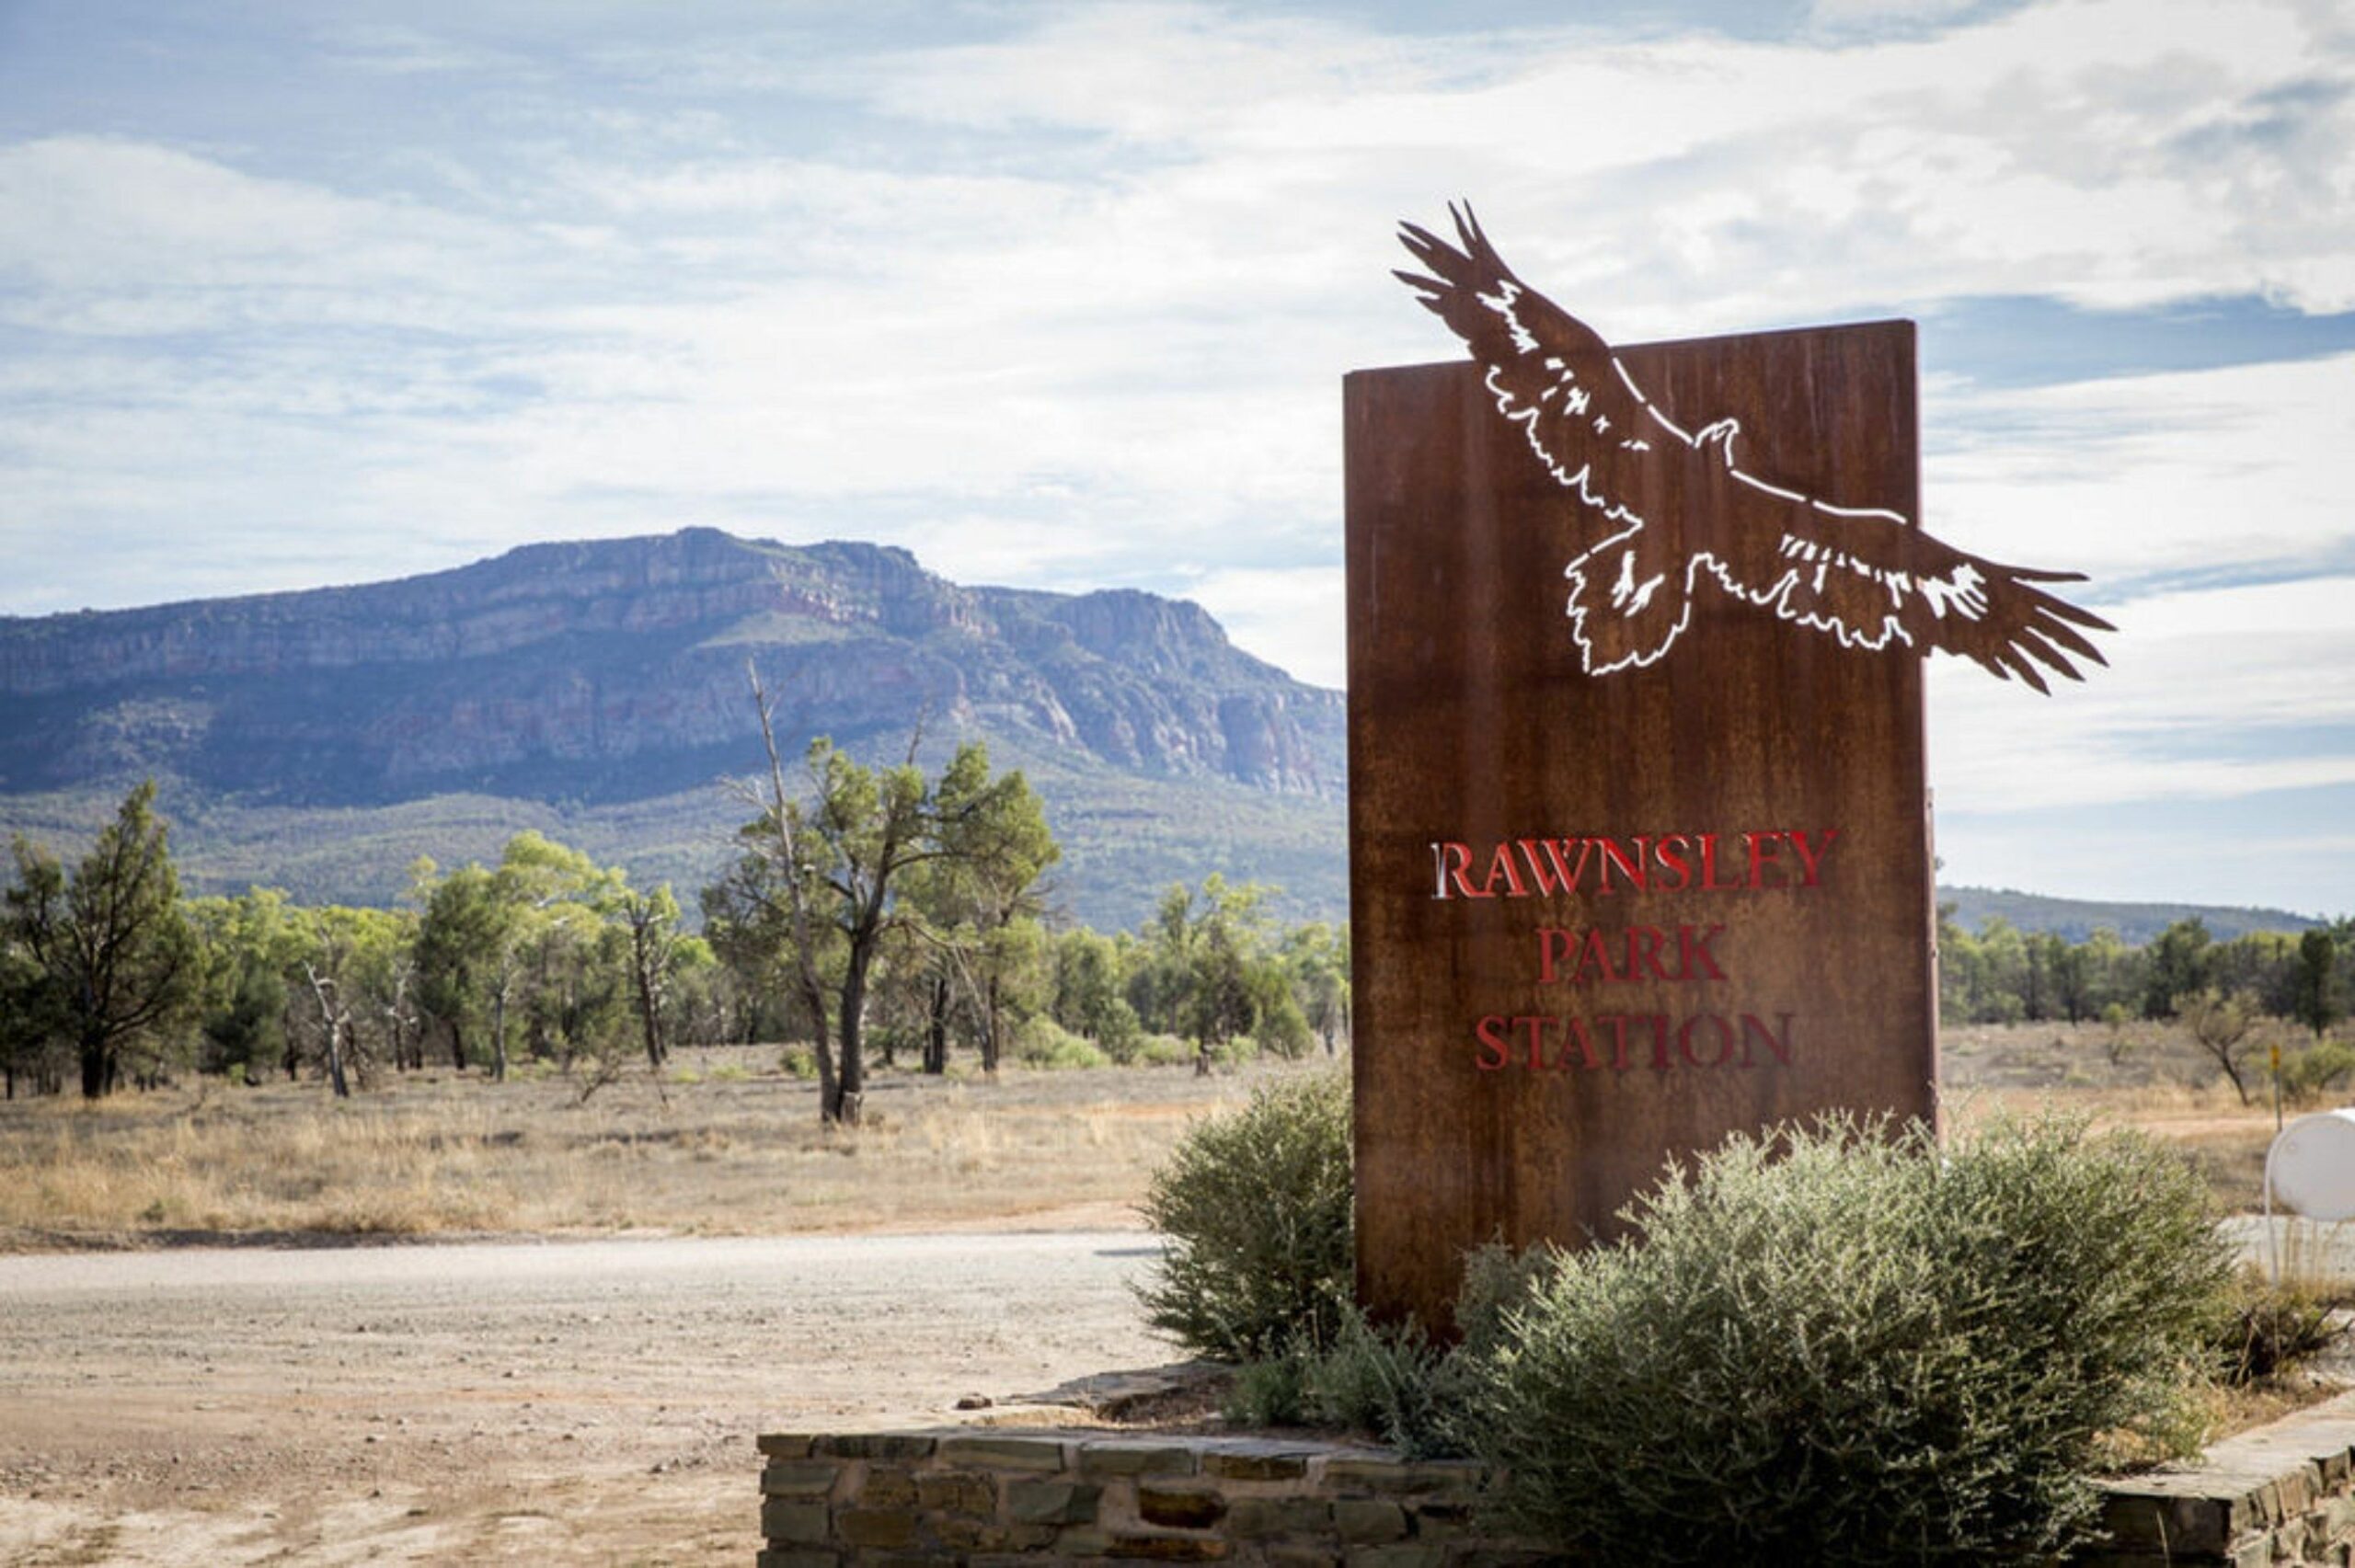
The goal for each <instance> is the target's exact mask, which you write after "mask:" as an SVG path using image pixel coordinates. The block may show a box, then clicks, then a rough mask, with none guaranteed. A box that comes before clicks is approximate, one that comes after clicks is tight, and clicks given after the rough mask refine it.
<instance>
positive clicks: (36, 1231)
mask: <svg viewBox="0 0 2355 1568" xmlns="http://www.w3.org/2000/svg"><path fill="white" fill-rule="evenodd" d="M2113 1046H2115V1047H2118V1048H2117V1050H2116V1052H2115V1055H2116V1059H2115V1060H2113V1059H2112V1057H2113V1051H2112V1047H2113ZM1941 1052H1942V1056H1943V1063H1944V1077H1945V1087H1946V1104H1947V1116H1948V1120H1949V1122H1950V1124H1951V1125H1953V1126H1955V1127H1970V1125H1972V1124H1973V1123H1974V1122H1976V1121H1978V1120H1980V1119H1982V1118H1983V1117H1984V1116H1987V1115H1989V1114H1991V1113H1993V1112H1997V1111H2024V1110H2035V1109H2040V1108H2044V1107H2048V1106H2059V1107H2062V1108H2069V1109H2079V1110H2083V1111H2085V1112H2086V1113H2087V1114H2089V1115H2091V1116H2094V1117H2096V1119H2097V1120H2098V1121H2101V1122H2104V1123H2108V1124H2113V1125H2125V1126H2133V1127H2142V1128H2144V1129H2146V1130H2148V1131H2150V1132H2152V1133H2154V1134H2155V1135H2157V1136H2159V1137H2161V1138H2164V1139H2167V1140H2168V1141H2169V1142H2171V1143H2174V1144H2176V1145H2177V1146H2178V1147H2180V1148H2181V1149H2182V1150H2184V1151H2185V1152H2186V1154H2187V1155H2188V1157H2189V1158H2191V1159H2192V1160H2194V1161H2196V1162H2198V1163H2199V1164H2200V1168H2201V1169H2202V1170H2203V1171H2204V1172H2205V1173H2207V1175H2208V1177H2209V1180H2210V1182H2211V1185H2212V1186H2213V1188H2214V1190H2215V1193H2216V1196H2217V1197H2218V1200H2219V1202H2220V1203H2221V1204H2222V1205H2223V1207H2225V1208H2227V1209H2237V1210H2246V1209H2254V1208H2255V1207H2257V1202H2258V1197H2259V1183H2260V1180H2261V1175H2262V1171H2263V1164H2264V1157H2265V1149H2266V1145H2267V1143H2268V1141H2269V1139H2271V1137H2272V1135H2273V1115H2272V1110H2271V1107H2270V1104H2269V1102H2268V1103H2260V1104H2256V1105H2252V1106H2247V1107H2244V1106H2242V1105H2241V1104H2239V1101H2238V1099H2237V1097H2236V1096H2235V1095H2234V1093H2233V1092H2232V1089H2231V1087H2230V1086H2229V1085H2228V1084H2225V1083H2224V1082H2223V1081H2222V1079H2221V1077H2220V1076H2219V1075H2218V1074H2217V1073H2216V1070H2215V1069H2214V1067H2213V1065H2212V1064H2210V1063H2208V1062H2207V1061H2206V1059H2204V1058H2202V1057H2201V1056H2200V1054H2199V1052H2198V1050H2197V1048H2196V1047H2193V1046H2192V1045H2191V1043H2190V1041H2189V1039H2188V1036H2185V1035H2184V1034H2183V1033H2182V1031H2180V1030H2179V1029H2177V1028H2175V1027H2173V1026H2170V1025H2165V1024H2131V1025H2129V1026H2128V1028H2127V1031H2126V1033H2125V1035H2124V1036H2123V1037H2122V1038H2119V1037H2114V1036H2112V1034H2111V1032H2110V1031H2109V1030H2108V1028H2106V1027H2105V1026H2104V1025H2101V1024H2078V1025H2074V1026H2071V1025H2066V1024H2017V1025H2011V1026H2007V1027H2006V1026H1974V1027H1970V1028H1961V1029H1953V1030H1949V1031H1947V1033H1946V1035H1945V1036H1944V1038H1943V1040H1942V1042H1941ZM2252 1054H2253V1055H2254V1056H2255V1057H2256V1058H2257V1059H2258V1060H2259V1061H2261V1060H2262V1047H2261V1046H2260V1047H2259V1048H2258V1049H2257V1051H2256V1052H2254V1053H2252ZM1306 1065H1308V1066H1309V1068H1310V1070H1315V1067H1314V1064H1306ZM1286 1070H1300V1069H1285V1068H1281V1067H1268V1066H1259V1067H1254V1068H1252V1069H1250V1070H1246V1071H1245V1072H1243V1073H1239V1074H1233V1075H1225V1076H1221V1077H1217V1078H1213V1079H1210V1080H1200V1079H1197V1078H1195V1077H1194V1076H1193V1075H1192V1073H1191V1072H1190V1070H1187V1069H1184V1068H1177V1069H1166V1068H1165V1069H1127V1070H1121V1069H1104V1070H1083V1071H1068V1072H1036V1071H1025V1070H1013V1069H1009V1070H1007V1071H1006V1072H1005V1074H1004V1075H1003V1077H1002V1078H1001V1079H1000V1081H999V1082H996V1083H994V1084H991V1083H987V1082H978V1081H972V1080H965V1079H949V1080H947V1081H943V1080H938V1079H925V1078H923V1077H921V1076H920V1075H916V1074H911V1073H894V1072H885V1073H880V1074H878V1075H877V1076H876V1077H875V1079H874V1080H873V1081H872V1082H871V1085H870V1090H869V1093H868V1095H867V1109H868V1113H869V1125H868V1126H867V1127H866V1128H864V1129H863V1130H861V1131H859V1132H856V1133H850V1134H833V1135H829V1134H826V1133H823V1132H821V1130H820V1129H819V1127H818V1125H817V1123H818V1115H817V1089H816V1086H815V1085H814V1084H812V1083H810V1082H807V1081H806V1080H803V1079H798V1078H796V1077H793V1076H791V1075H789V1074H787V1073H786V1072H784V1071H782V1070H781V1069H780V1053H779V1052H778V1051H777V1050H776V1048H775V1047H741V1048H731V1047H712V1048H708V1049H689V1050H684V1051H682V1052H680V1053H679V1057H678V1059H677V1060H676V1062H675V1063H674V1065H673V1068H672V1071H671V1072H670V1074H669V1075H668V1082H666V1083H665V1084H664V1085H663V1086H662V1088H661V1092H660V1093H658V1091H657V1087H656V1085H654V1084H653V1083H652V1082H649V1080H648V1079H647V1078H646V1077H644V1076H643V1075H642V1074H633V1075H631V1076H630V1077H628V1078H626V1079H625V1080H624V1081H622V1082H618V1083H615V1084H613V1085H611V1086H609V1087H607V1088H605V1089H603V1090H601V1091H599V1092H598V1093H597V1094H596V1095H594V1096H593V1097H592V1099H591V1100H590V1101H589V1103H588V1104H585V1105H584V1104H580V1093H579V1087H578V1085H577V1083H576V1082H572V1081H569V1080H567V1079H564V1078H561V1077H557V1076H553V1075H537V1076H534V1075H532V1074H529V1073H523V1074H519V1075H518V1076H517V1077H516V1078H515V1079H514V1080H512V1081H511V1082H507V1083H489V1082H484V1081H482V1080H480V1079H478V1078H476V1077H473V1076H464V1077H461V1076H458V1075H456V1074H454V1073H452V1072H450V1071H449V1070H446V1069H443V1070H432V1071H427V1072H422V1073H410V1074H406V1075H402V1074H394V1075H388V1076H387V1077H386V1078H385V1081H384V1082H381V1083H380V1084H379V1085H378V1086H377V1087H376V1088H374V1089H373V1090H371V1091H369V1092H366V1093H362V1094H360V1095H359V1096H358V1097H356V1098H355V1099H353V1100H351V1101H350V1102H347V1103H345V1104H336V1103H335V1102H334V1101H332V1100H331V1099H329V1098H328V1096H327V1093H326V1091H325V1089H324V1088H323V1087H321V1086H320V1085H318V1084H315V1083H300V1084H286V1083H277V1084H271V1085H267V1086H264V1087H260V1088H238V1087H230V1086H226V1085H224V1084H221V1083H217V1082H216V1083H212V1084H210V1085H208V1086H206V1087H204V1088H202V1089H201V1090H172V1091H164V1092H159V1093H148V1094H139V1093H126V1094H121V1095H118V1096H117V1097H115V1098H114V1099H112V1100H109V1101H107V1102H104V1103H101V1104H98V1105H95V1106H85V1105H84V1104H81V1103H80V1102H79V1101H77V1100H73V1099H71V1098H67V1099H55V1100H40V1101H17V1102H14V1103H7V1104H0V1248H4V1247H9V1246H15V1247H25V1246H40V1245H75V1244H84V1243H105V1242H122V1241H133V1242H136V1241H141V1240H150V1241H154V1240H171V1239H176V1238H178V1237H181V1236H254V1237H281V1238H284V1237H292V1236H298V1235H301V1234H305V1233H319V1234H326V1235H335V1236H344V1237H354V1236H415V1235H428V1234H446V1233H450V1232H461V1231H528V1232H537V1233H564V1232H568V1231H612V1230H630V1229H652V1230H672V1231H691V1232H707V1233H745V1234H763V1233H777V1232H787V1231H797V1230H864V1229H878V1228H918V1227H927V1226H941V1225H972V1224H981V1223H985V1222H992V1221H995V1222H1001V1223H1003V1222H1008V1221H1011V1222H1014V1223H1020V1222H1022V1221H1023V1219H1024V1217H1026V1216H1029V1217H1036V1216H1039V1215H1040V1214H1042V1213H1044V1212H1046V1211H1049V1210H1055V1209H1070V1208H1077V1207H1086V1206H1094V1207H1096V1208H1097V1211H1098V1218H1099V1219H1103V1220H1107V1221H1111V1220H1117V1219H1120V1216H1121V1210H1123V1209H1124V1208H1125V1207H1127V1206H1130V1205H1132V1204H1133V1203H1134V1202H1135V1201H1136V1200H1137V1198H1138V1197H1139V1196H1142V1194H1143V1190H1144V1183H1145V1180H1146V1178H1147V1176H1148V1175H1149V1173H1151V1171H1152V1170H1153V1168H1154V1167H1155V1165H1156V1164H1157V1163H1158V1162H1160V1161H1161V1160H1162V1158H1163V1157H1164V1156H1165V1155H1166V1152H1167V1151H1168V1150H1169V1148H1170V1146H1171V1145H1172V1144H1173V1143H1174V1142H1175V1141H1176V1139H1177V1135H1178V1134H1179V1133H1180V1132H1181V1131H1182V1130H1183V1129H1184V1127H1186V1125H1187V1124H1188V1123H1189V1121H1191V1120H1192V1119H1194V1118H1195V1117H1198V1116H1202V1115H1204V1114H1206V1113H1208V1112H1210V1111H1212V1110H1214V1109H1217V1108H1220V1107H1223V1106H1227V1105H1232V1104H1239V1103H1240V1102H1241V1100H1242V1099H1243V1098H1244V1097H1245V1096H1246V1094H1247V1093H1248V1091H1249V1089H1250V1087H1251V1086H1252V1084H1253V1083H1255V1082H1257V1081H1258V1079H1259V1078H1260V1077H1262V1076H1265V1075H1266V1074H1268V1073H1269V1072H1280V1071H1286ZM2349 1098H2350V1099H2355V1094H2350V1095H2349ZM2297 1109H2298V1108H2297V1107H2292V1108H2291V1111H2290V1114H2292V1115H2294V1114H2296V1112H2297Z"/></svg>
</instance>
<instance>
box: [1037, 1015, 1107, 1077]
mask: <svg viewBox="0 0 2355 1568" xmlns="http://www.w3.org/2000/svg"><path fill="white" fill-rule="evenodd" d="M1014 1059H1015V1060H1017V1061H1018V1062H1020V1063H1021V1064H1022V1065H1023V1066H1025V1067H1037V1068H1066V1067H1109V1065H1111V1058H1109V1057H1108V1056H1106V1055H1105V1054H1104V1053H1103V1052H1102V1051H1100V1050H1098V1049H1097V1047H1096V1044H1095V1042H1094V1041H1092V1040H1089V1039H1088V1038H1087V1037H1086V1036H1083V1035H1074V1034H1073V1033H1072V1032H1071V1031H1070V1030H1068V1029H1066V1028H1064V1027H1063V1025H1062V1024H1058V1023H1056V1022H1055V1021H1054V1020H1053V1019H1051V1018H1049V1017H1046V1016H1044V1015H1041V1016H1040V1017H1037V1018H1026V1019H1024V1020H1023V1021H1022V1024H1021V1026H1020V1027H1019V1028H1018V1029H1017V1031H1016V1032H1015V1036H1014Z"/></svg>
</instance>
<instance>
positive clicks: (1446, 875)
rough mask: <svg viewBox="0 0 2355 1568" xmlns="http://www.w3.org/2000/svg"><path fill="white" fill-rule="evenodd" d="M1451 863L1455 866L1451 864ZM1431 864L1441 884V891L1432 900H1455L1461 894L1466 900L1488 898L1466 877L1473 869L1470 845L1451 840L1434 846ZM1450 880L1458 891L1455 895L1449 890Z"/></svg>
mask: <svg viewBox="0 0 2355 1568" xmlns="http://www.w3.org/2000/svg"><path fill="white" fill-rule="evenodd" d="M1451 862H1453V864H1450V863H1451ZM1431 863H1432V865H1433V867H1434V869H1436V871H1437V872H1438V882H1439V890H1438V891H1437V892H1435V893H1433V894H1432V895H1431V897H1432V898H1455V897H1457V896H1458V895H1459V894H1460V895H1461V896H1463V897H1464V898H1487V897H1488V894H1487V893H1486V892H1484V891H1483V890H1482V889H1480V888H1477V887H1473V886H1472V879H1471V877H1470V876H1467V875H1465V874H1466V873H1468V872H1469V871H1470V870H1471V869H1472V846H1471V845H1470V844H1460V843H1457V842H1456V841H1454V840H1453V839H1449V840H1447V841H1444V842H1442V843H1436V844H1433V845H1432V846H1431ZM1450 880H1453V882H1454V883H1455V887H1456V891H1455V892H1454V893H1451V892H1449V891H1448V890H1447V885H1448V883H1449V881H1450Z"/></svg>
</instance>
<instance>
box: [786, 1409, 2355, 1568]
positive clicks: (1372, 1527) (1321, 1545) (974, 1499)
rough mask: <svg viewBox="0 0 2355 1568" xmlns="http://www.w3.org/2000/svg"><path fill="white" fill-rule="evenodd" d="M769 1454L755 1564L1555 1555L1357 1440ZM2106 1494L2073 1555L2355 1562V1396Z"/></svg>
mask: <svg viewBox="0 0 2355 1568" xmlns="http://www.w3.org/2000/svg"><path fill="white" fill-rule="evenodd" d="M760 1447H761V1452H762V1453H763V1454H764V1456H765V1457H766V1460H767V1465H766V1468H765V1469H764V1471H763V1472H762V1476H761V1492H762V1512H761V1523H762V1533H763V1534H764V1536H765V1537H766V1538H767V1542H768V1548H767V1550H766V1551H764V1552H762V1553H761V1556H760V1565H759V1568H854V1565H863V1564H867V1563H878V1564H888V1563H918V1562H964V1563H972V1564H976V1565H984V1568H986V1565H990V1564H999V1563H1017V1562H1025V1561H1028V1562H1040V1561H1058V1562H1097V1563H1122V1562H1234V1563H1272V1564H1282V1565H1288V1568H1310V1565H1329V1568H1479V1565H1488V1564H1496V1565H1500V1568H1501V1565H1508V1564H1512V1565H1518V1564H1535V1563H1540V1562H1559V1561H1562V1559H1559V1558H1557V1557H1549V1556H1548V1555H1546V1554H1545V1553H1544V1552H1541V1551H1535V1550H1534V1549H1532V1548H1530V1547H1529V1546H1528V1545H1527V1543H1525V1542H1520V1541H1513V1540H1509V1539H1499V1538H1498V1537H1496V1536H1494V1535H1490V1534H1487V1533H1484V1531H1483V1529H1482V1528H1481V1525H1480V1521H1479V1520H1478V1518H1477V1516H1476V1507H1477V1504H1478V1500H1479V1493H1480V1488H1481V1484H1482V1480H1483V1473H1484V1472H1483V1471H1481V1470H1480V1468H1479V1467H1478V1466H1476V1465H1473V1464H1469V1463H1465V1462H1460V1461H1438V1462H1416V1461H1411V1460H1407V1459H1400V1458H1399V1457H1398V1456H1396V1454H1393V1453H1390V1452H1388V1451H1387V1450H1384V1449H1381V1448H1365V1447H1362V1446H1357V1445H1349V1444H1338V1443H1318V1442H1307V1441H1302V1442H1281V1441H1269V1440H1265V1439H1258V1438H1242V1437H1186V1436H1110V1435H1107V1434H1104V1433H1100V1432H1089V1433H1073V1432H1009V1431H1005V1430H1003V1429H991V1428H974V1427H957V1428H951V1429H948V1430H944V1431H936V1432H913V1433H872V1434H866V1435H854V1436H769V1437H763V1438H762V1439H761V1440H760ZM2104 1492H2105V1498H2104V1515H2105V1520H2106V1523H2107V1524H2108V1531H2109V1539H2108V1541H2107V1542H2106V1543H2105V1544H2104V1545H2103V1546H2102V1547H2101V1548H2099V1549H2097V1550H2096V1551H2092V1552H2090V1553H2086V1554H2084V1555H2082V1556H2080V1557H2078V1558H2076V1559H2074V1562H2075V1563H2076V1564H2078V1565H2079V1568H2157V1565H2158V1564H2161V1563H2168V1564H2175V1565H2177V1568H2190V1565H2193V1564H2230V1565H2231V1568H2265V1565H2269V1564H2273V1563H2290V1562H2295V1563H2336V1564H2339V1565H2340V1568H2355V1394H2344V1395H2341V1396H2339V1397H2338V1399H2335V1400H2332V1401H2330V1402H2328V1403H2326V1404H2321V1405H2316V1406H2315V1407H2314V1408H2313V1409H2311V1410H2308V1411H2304V1412H2302V1413H2298V1414H2296V1415H2292V1416H2291V1417H2289V1418H2288V1419H2286V1420H2282V1421H2279V1422H2276V1423H2274V1424H2273V1425H2269V1426H2264V1427H2260V1428H2258V1429H2257V1430H2256V1431H2253V1432H2245V1433H2243V1434H2241V1435H2240V1436H2235V1437H2230V1438H2227V1439H2225V1440H2224V1441H2223V1442H2221V1443H2218V1444H2216V1445H2215V1446H2214V1447H2213V1448H2211V1449H2210V1450H2209V1452H2208V1454H2207V1455H2206V1456H2205V1457H2204V1458H2203V1459H2201V1460H2200V1462H2199V1463H2198V1464H2196V1465H2174V1466H2168V1467H2166V1468H2164V1469H2161V1470H2157V1471H2152V1472H2150V1473H2148V1474H2144V1475H2137V1476H2131V1477H2126V1478H2122V1479H2119V1480H2116V1481H2111V1482H2106V1483H2105V1484H2104Z"/></svg>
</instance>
